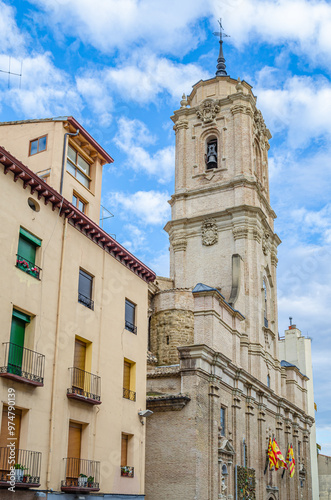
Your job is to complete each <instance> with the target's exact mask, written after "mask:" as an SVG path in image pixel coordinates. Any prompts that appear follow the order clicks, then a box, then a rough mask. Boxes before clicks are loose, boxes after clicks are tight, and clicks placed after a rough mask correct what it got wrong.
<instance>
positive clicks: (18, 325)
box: [7, 309, 30, 377]
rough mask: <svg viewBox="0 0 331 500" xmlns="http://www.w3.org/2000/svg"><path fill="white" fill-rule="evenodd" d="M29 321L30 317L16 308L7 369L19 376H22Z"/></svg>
mask: <svg viewBox="0 0 331 500" xmlns="http://www.w3.org/2000/svg"><path fill="white" fill-rule="evenodd" d="M27 323H30V317H29V316H27V315H26V314H24V313H22V312H20V311H16V310H15V309H14V310H13V317H12V323H11V331H10V345H9V351H8V369H7V370H8V373H13V374H14V375H18V376H19V377H21V376H22V361H23V352H24V351H23V348H24V336H25V327H26V324H27Z"/></svg>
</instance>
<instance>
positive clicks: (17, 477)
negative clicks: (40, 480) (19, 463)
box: [15, 469, 24, 483]
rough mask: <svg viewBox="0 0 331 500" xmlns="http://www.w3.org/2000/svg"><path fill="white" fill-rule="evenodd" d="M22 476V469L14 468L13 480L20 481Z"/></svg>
mask: <svg viewBox="0 0 331 500" xmlns="http://www.w3.org/2000/svg"><path fill="white" fill-rule="evenodd" d="M23 476H24V471H23V470H22V469H15V481H16V482H17V483H22V481H23Z"/></svg>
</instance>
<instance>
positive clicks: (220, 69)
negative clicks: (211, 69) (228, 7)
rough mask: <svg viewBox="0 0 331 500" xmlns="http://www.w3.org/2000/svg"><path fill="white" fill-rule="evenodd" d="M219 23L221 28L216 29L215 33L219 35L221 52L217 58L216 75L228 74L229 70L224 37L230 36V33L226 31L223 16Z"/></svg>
mask: <svg viewBox="0 0 331 500" xmlns="http://www.w3.org/2000/svg"><path fill="white" fill-rule="evenodd" d="M218 24H219V25H220V30H219V31H215V32H214V33H213V35H215V36H219V37H220V39H219V44H220V52H219V54H218V59H217V66H216V68H217V71H216V76H227V72H226V71H225V68H226V66H225V59H224V55H223V37H229V36H230V35H227V34H226V33H224V28H223V26H222V18H220V19H219V21H218Z"/></svg>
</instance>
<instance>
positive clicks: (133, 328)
mask: <svg viewBox="0 0 331 500" xmlns="http://www.w3.org/2000/svg"><path fill="white" fill-rule="evenodd" d="M125 329H126V330H129V332H132V333H134V334H135V335H137V327H136V326H135V325H133V324H132V323H130V321H127V320H125Z"/></svg>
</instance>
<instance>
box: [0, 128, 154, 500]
mask: <svg viewBox="0 0 331 500" xmlns="http://www.w3.org/2000/svg"><path fill="white" fill-rule="evenodd" d="M64 125H66V122H65V121H55V122H54V121H46V122H43V121H42V122H35V123H34V122H32V123H22V124H16V125H2V126H1V127H0V144H1V145H2V146H4V147H5V148H6V149H7V150H8V151H10V152H11V153H12V154H13V155H14V156H15V157H16V158H18V159H19V160H21V161H22V163H23V164H26V165H27V166H28V167H29V169H31V170H32V171H33V172H39V171H42V170H45V169H48V168H49V169H50V170H51V175H50V179H48V183H49V185H50V186H52V187H54V188H55V189H56V190H57V191H58V190H59V186H60V170H61V162H62V150H63V140H64V133H65V132H66V131H67V130H68V129H66V128H65V126H64ZM44 134H47V135H48V143H47V150H46V151H44V152H40V153H38V154H36V155H33V156H29V141H30V140H32V139H34V138H35V137H39V136H42V135H44ZM90 153H95V150H94V149H93V148H92V147H91V149H90ZM1 156H2V154H0V175H1V177H0V179H1V182H0V187H1V196H0V204H1V206H0V213H1V230H0V239H1V255H2V273H1V287H0V317H1V325H2V328H1V342H2V343H8V342H9V341H10V336H11V325H12V316H13V310H17V311H21V312H23V313H25V314H26V315H27V316H29V317H30V323H29V324H27V325H26V328H25V334H24V349H30V350H32V351H33V352H34V353H40V354H42V355H43V356H45V371H44V380H43V385H42V386H40V387H35V386H33V385H29V384H28V383H24V382H27V380H26V379H28V378H29V376H28V375H26V374H25V373H23V372H22V373H20V375H21V376H19V377H18V378H17V379H16V380H13V379H11V378H7V377H8V372H10V371H13V370H12V368H10V366H11V365H10V362H11V361H12V359H11V360H10V359H9V358H8V356H7V358H5V346H2V348H1V352H0V370H1V371H2V372H3V373H2V374H1V375H2V376H1V377H0V399H1V407H2V408H1V410H2V409H3V407H4V405H6V402H7V401H8V389H10V388H13V389H14V390H15V395H16V408H17V409H21V410H22V421H21V431H20V437H19V449H21V450H32V451H36V452H41V454H42V455H41V469H40V489H41V490H48V491H50V490H53V491H54V492H59V491H61V484H62V481H66V480H67V475H68V474H67V473H66V465H65V459H66V458H68V456H67V453H68V434H69V422H73V423H76V424H77V423H78V424H81V429H82V431H81V443H80V459H81V460H88V461H97V462H100V464H99V466H98V467H99V468H100V477H99V485H98V488H97V489H98V490H99V493H107V494H132V495H137V498H139V495H142V494H143V493H144V474H145V470H144V462H145V460H144V456H145V427H144V426H143V425H142V424H141V419H140V417H139V416H138V411H140V410H143V409H145V408H146V348H147V331H148V324H147V313H146V312H147V293H148V291H147V287H148V281H149V280H150V279H152V278H153V274H152V273H151V274H150V276H151V278H149V279H147V278H146V277H145V279H143V277H142V276H138V275H137V273H135V272H134V271H133V270H131V269H129V268H128V267H127V266H126V265H125V264H124V263H123V261H122V262H120V261H119V259H118V258H116V256H115V255H112V254H110V253H109V252H107V251H106V249H104V248H101V245H100V243H97V242H96V241H93V240H92V238H91V237H90V236H88V235H87V234H84V232H83V231H82V230H81V229H80V228H79V227H78V228H77V227H75V226H74V225H73V223H72V222H71V221H70V220H69V219H68V218H66V217H64V216H61V215H62V214H61V215H60V212H59V209H58V208H54V205H52V204H51V203H47V205H46V204H45V203H44V201H45V198H43V197H41V199H38V193H40V191H35V192H34V193H33V194H31V192H30V185H28V187H27V188H26V189H24V187H23V182H24V179H25V180H26V177H25V178H24V179H22V178H19V179H18V180H17V181H16V182H14V176H15V171H13V170H8V171H7V174H6V175H4V173H3V172H4V170H5V167H6V164H5V159H4V157H2V158H1ZM103 163H105V159H104V158H102V156H101V155H100V153H98V155H97V156H96V157H95V163H94V165H93V167H92V178H93V180H92V182H91V192H89V191H88V190H87V189H86V188H85V187H84V186H82V185H80V183H79V182H78V181H77V180H76V179H75V178H74V177H72V176H71V174H69V173H68V172H66V171H65V177H64V186H63V194H64V198H68V200H69V201H70V202H71V199H72V193H73V191H78V192H79V193H84V197H85V198H86V200H88V202H89V211H88V215H89V217H90V218H92V219H93V220H94V221H97V222H98V219H99V209H100V195H101V178H102V164H103ZM8 165H9V164H8V162H7V166H8ZM46 187H47V186H46ZM43 189H45V185H43ZM85 191H86V192H85ZM44 192H45V191H44ZM28 199H32V200H34V203H35V207H36V208H37V211H36V210H33V209H32V208H31V207H30V206H29V204H28ZM53 208H54V209H53ZM20 228H23V229H24V230H26V231H28V233H30V234H31V235H33V236H35V237H37V238H39V239H40V240H41V245H40V247H37V248H36V258H35V264H36V265H37V266H39V267H40V268H41V272H40V279H36V277H35V276H32V275H30V274H29V273H27V272H25V270H24V269H22V268H19V267H17V257H16V254H17V251H18V245H19V237H20ZM115 243H116V242H115ZM128 255H129V257H130V258H131V257H132V258H133V259H134V257H133V256H131V254H128ZM137 262H138V264H141V263H139V261H137ZM142 266H143V265H142ZM80 269H82V270H84V271H85V272H87V273H88V274H89V275H90V276H91V277H92V278H93V279H92V296H91V299H92V300H93V303H94V308H93V309H92V308H90V307H87V306H86V305H85V304H84V303H81V302H79V300H78V287H79V273H80ZM126 298H128V299H129V300H130V301H131V302H132V303H134V304H136V311H135V312H136V316H135V326H136V327H137V332H136V334H135V333H134V332H132V331H130V330H128V329H126V328H125V299H126ZM75 339H76V340H80V341H81V342H83V343H85V345H86V357H85V371H86V372H88V373H91V374H93V375H95V376H97V377H100V382H101V392H100V394H99V395H100V399H101V404H91V403H89V402H87V401H86V397H84V396H86V394H87V393H89V392H91V393H92V394H88V396H89V398H90V399H92V402H95V401H93V399H95V394H93V391H92V390H91V388H90V387H91V386H90V385H89V383H87V382H86V381H87V380H88V379H87V378H86V377H90V375H85V379H84V380H85V382H84V384H85V385H83V389H84V391H86V392H84V393H83V394H84V395H83V396H82V397H80V394H79V391H76V396H77V393H78V398H77V399H71V398H68V397H67V390H68V389H69V392H70V391H71V390H72V387H73V385H74V384H75V383H74V382H73V380H72V378H70V374H71V371H70V368H72V367H73V366H74V350H75ZM34 359H35V358H34ZM125 359H128V360H130V361H131V362H132V363H134V369H133V370H132V377H131V382H130V384H131V385H130V389H131V390H132V391H134V392H135V393H136V401H134V400H130V399H128V398H125V397H123V366H124V360H125ZM22 362H23V363H24V359H23V361H22ZM8 367H9V368H8ZM28 368H30V369H31V370H32V371H33V370H36V369H37V368H36V367H35V366H34V367H32V368H31V367H28ZM22 370H23V368H22ZM74 392H75V391H74ZM89 398H87V399H89ZM1 415H2V411H1ZM122 433H127V434H129V435H130V436H131V439H130V440H129V454H128V459H129V460H130V463H128V464H127V465H128V466H131V467H134V477H122V476H121V467H120V465H121V439H122V438H121V436H122ZM23 465H24V464H23ZM0 473H1V472H0ZM76 475H77V474H76ZM76 479H77V478H76ZM96 479H97V478H94V481H95V482H96ZM73 482H74V483H75V481H73ZM76 482H77V481H76ZM0 485H2V486H4V484H3V482H1V481H0ZM75 485H76V483H75V484H74V487H75ZM21 486H22V485H21ZM84 488H85V489H86V488H87V486H83V490H82V491H84ZM76 489H77V488H76ZM5 491H6V490H5V489H2V490H0V496H1V495H2V494H5ZM24 491H25V492H26V494H28V493H27V490H20V491H19V493H20V494H21V495H22V494H23V492H24ZM86 491H87V490H86ZM69 493H70V491H69ZM69 493H68V492H66V494H69ZM73 493H74V491H73ZM4 498H5V497H4ZM26 498H28V497H26ZM29 498H30V497H29ZM63 498H64V497H63ZM116 498H117V497H116ZM134 498H136V497H134Z"/></svg>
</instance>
